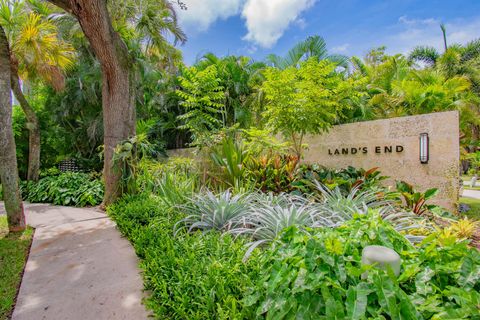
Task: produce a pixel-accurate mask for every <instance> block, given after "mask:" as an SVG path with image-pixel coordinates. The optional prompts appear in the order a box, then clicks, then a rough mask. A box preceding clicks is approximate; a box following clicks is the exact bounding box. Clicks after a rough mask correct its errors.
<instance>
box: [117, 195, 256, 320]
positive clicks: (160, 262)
mask: <svg viewBox="0 0 480 320" xmlns="http://www.w3.org/2000/svg"><path fill="white" fill-rule="evenodd" d="M108 213H109V214H110V215H111V216H112V217H113V218H114V219H115V221H116V222H117V225H118V227H119V229H120V230H121V232H122V233H123V234H124V235H125V236H127V237H128V238H129V239H130V241H131V242H132V243H133V245H134V247H135V250H136V252H137V255H138V256H139V257H140V258H141V264H140V265H141V268H142V269H143V271H144V273H143V275H144V282H145V289H146V290H148V291H149V292H150V293H151V294H150V296H149V298H148V299H147V301H146V304H147V306H148V307H149V308H150V309H152V310H153V312H154V314H155V316H156V317H157V318H159V319H244V318H251V316H250V315H248V311H249V310H250V309H245V308H244V306H243V303H242V299H243V297H244V295H245V292H246V290H247V288H248V287H251V286H252V285H253V282H254V280H255V279H256V275H257V274H258V267H259V263H258V262H257V261H256V256H255V255H254V256H252V258H251V259H250V260H249V261H248V262H247V263H243V262H242V258H243V255H244V253H245V250H244V242H243V241H242V240H241V239H237V240H234V239H233V238H232V237H231V236H229V235H221V234H220V233H218V232H215V231H212V232H209V233H206V234H202V233H200V232H196V233H193V234H187V233H185V232H179V233H178V234H177V235H176V236H174V235H173V227H174V225H175V223H176V222H177V221H179V220H180V219H182V218H184V215H182V214H181V213H179V211H178V210H177V209H175V208H173V207H171V206H169V205H167V204H166V203H165V202H163V201H162V200H160V199H159V198H158V197H156V196H153V195H146V194H140V195H136V196H130V197H126V198H124V199H123V200H121V201H120V202H118V203H117V204H115V205H113V206H111V207H109V208H108Z"/></svg>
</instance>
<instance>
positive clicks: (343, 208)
mask: <svg viewBox="0 0 480 320" xmlns="http://www.w3.org/2000/svg"><path fill="white" fill-rule="evenodd" d="M237 150H240V149H238V148H237ZM211 161H212V162H211V163H210V164H209V166H210V165H212V164H213V165H215V163H216V165H219V166H220V167H221V166H229V165H231V164H234V163H237V161H236V160H233V159H230V160H225V161H219V160H218V159H212V160H211ZM177 164H178V165H177ZM196 165H198V163H197V164H196ZM210 168H211V167H210ZM321 170H324V169H321ZM325 170H326V169H325ZM202 171H203V169H202V168H199V167H198V166H193V163H191V162H190V163H188V162H187V161H186V160H182V159H176V160H173V161H171V162H167V163H165V164H155V165H153V164H152V165H145V167H144V170H143V171H142V174H143V175H145V176H144V177H143V176H142V177H140V179H139V181H142V182H141V183H140V185H142V186H144V188H146V189H144V190H143V191H142V192H140V193H139V194H138V195H135V196H127V197H126V198H124V199H123V200H122V201H120V202H118V203H117V204H115V205H113V206H110V207H109V208H108V213H109V215H110V216H111V217H113V218H114V219H115V221H116V222H117V225H118V227H119V229H120V230H121V232H122V233H123V234H124V235H125V236H126V237H128V238H129V240H130V241H131V242H132V244H133V245H134V247H135V250H136V252H137V254H138V256H139V257H140V259H141V263H140V265H141V268H142V269H143V271H144V282H145V288H146V290H147V291H148V292H150V295H149V297H148V298H147V302H146V304H147V306H148V307H149V308H150V309H152V310H153V312H154V314H155V317H157V318H189V319H201V318H202V319H204V318H218V319H255V318H260V319H261V318H267V319H289V318H293V317H294V316H299V315H300V316H302V317H303V318H305V319H319V318H320V319H321V318H324V319H331V318H348V319H350V318H352V319H364V318H368V317H371V318H378V317H380V318H382V317H383V318H386V319H399V318H406V319H435V318H441V319H475V317H474V316H473V315H475V314H476V313H475V312H476V311H478V301H479V300H478V299H479V294H478V289H479V286H480V283H479V281H480V276H479V274H480V273H479V271H480V270H479V268H480V263H479V262H480V261H479V253H478V251H477V249H475V248H472V247H470V246H469V245H468V242H469V240H468V238H470V236H471V235H472V232H473V230H474V229H472V224H471V221H469V220H458V221H456V222H455V220H451V222H450V223H451V225H450V226H446V227H441V226H440V225H437V224H435V222H434V219H430V218H429V215H427V214H423V215H422V216H419V215H418V214H415V213H414V212H411V211H410V209H411V208H412V207H411V206H409V205H408V204H405V203H404V202H401V201H400V200H401V195H400V194H399V192H391V194H390V195H388V194H387V193H386V192H385V190H384V189H381V187H380V185H379V182H380V181H381V180H382V179H381V175H380V173H378V172H377V171H376V170H356V169H355V170H354V169H353V168H348V169H346V170H345V171H342V170H340V171H339V172H338V175H337V176H336V175H335V171H332V172H330V173H329V174H330V176H331V178H329V179H331V180H334V181H347V180H348V179H345V176H347V177H350V178H349V179H350V180H349V181H351V182H349V183H342V184H337V185H336V186H330V187H328V186H327V185H324V184H322V183H320V182H319V181H317V180H315V179H313V178H312V179H311V183H312V185H311V186H310V185H309V188H311V190H312V191H310V192H308V193H306V192H300V193H298V192H295V191H291V192H290V193H285V192H280V193H274V192H261V190H258V189H255V188H253V189H249V188H245V185H243V184H240V185H239V183H232V184H228V183H226V184H224V185H223V187H222V188H220V189H217V190H215V191H212V190H209V189H207V188H206V186H208V185H215V186H217V187H219V186H221V185H218V183H217V182H218V179H219V177H221V176H223V177H225V179H227V181H232V182H233V181H235V179H237V178H238V179H241V178H242V177H248V174H249V173H248V171H247V170H244V171H240V172H235V171H233V170H232V171H218V172H220V173H221V175H215V176H211V179H214V181H215V183H213V184H210V183H209V182H208V181H206V182H205V185H203V186H202V183H201V175H202V174H201V173H202ZM297 172H298V174H299V175H301V176H302V177H304V172H305V171H302V170H300V169H299V170H298V171H297ZM322 172H323V171H322ZM346 172H347V173H346ZM230 173H232V174H230ZM146 177H150V178H151V177H155V179H151V180H150V183H144V182H143V181H146V180H147V178H146ZM233 177H236V178H233ZM359 177H360V178H359ZM367 177H371V179H368V178H367ZM192 179H193V180H192ZM294 181H298V179H297V178H296V179H295V180H294ZM324 181H325V180H324ZM355 181H361V182H359V183H355ZM368 181H370V182H371V183H366V182H368ZM313 189H315V190H316V191H315V192H313ZM422 199H424V198H422ZM425 204H428V200H427V199H425ZM428 208H430V207H425V209H428ZM429 214H431V215H433V213H431V212H430V213H429ZM449 219H451V218H449ZM367 245H384V246H387V247H389V248H392V249H394V250H396V251H397V252H398V253H399V254H400V256H401V258H402V261H403V262H402V269H401V275H400V276H399V277H398V278H396V277H394V276H393V275H392V274H391V273H389V272H388V270H387V271H385V270H380V269H378V270H377V269H376V268H372V267H367V266H362V264H361V262H360V261H361V259H360V255H361V250H362V249H363V248H364V247H365V246H367ZM366 271H368V277H366V278H364V277H362V274H363V273H365V272H366Z"/></svg>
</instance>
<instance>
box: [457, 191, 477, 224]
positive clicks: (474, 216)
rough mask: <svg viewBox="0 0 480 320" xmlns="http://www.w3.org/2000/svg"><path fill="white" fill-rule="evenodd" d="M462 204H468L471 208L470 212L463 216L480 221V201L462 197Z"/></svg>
mask: <svg viewBox="0 0 480 320" xmlns="http://www.w3.org/2000/svg"><path fill="white" fill-rule="evenodd" d="M460 203H463V204H466V205H468V206H469V207H470V210H468V211H467V212H465V213H463V214H462V215H466V216H467V217H468V218H470V219H474V220H480V199H473V198H467V197H461V198H460Z"/></svg>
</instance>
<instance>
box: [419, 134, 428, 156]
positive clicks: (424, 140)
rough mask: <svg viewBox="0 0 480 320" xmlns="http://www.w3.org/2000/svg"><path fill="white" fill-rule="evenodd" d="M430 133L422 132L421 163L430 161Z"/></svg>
mask: <svg viewBox="0 0 480 320" xmlns="http://www.w3.org/2000/svg"><path fill="white" fill-rule="evenodd" d="M428 140H429V139H428V133H420V163H428V157H429V141H428Z"/></svg>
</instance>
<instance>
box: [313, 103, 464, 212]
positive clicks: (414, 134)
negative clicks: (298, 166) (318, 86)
mask: <svg viewBox="0 0 480 320" xmlns="http://www.w3.org/2000/svg"><path fill="white" fill-rule="evenodd" d="M423 132H426V133H428V135H429V138H430V159H429V162H428V164H422V163H420V161H419V135H420V133H423ZM305 143H306V144H307V145H308V150H307V151H306V152H305V158H304V161H306V162H316V163H320V164H322V165H324V166H326V167H332V168H344V167H347V166H349V165H351V166H354V167H362V168H365V169H369V168H373V167H379V168H380V170H381V171H382V173H383V174H384V175H387V176H390V177H391V178H390V179H388V180H387V181H386V182H385V183H386V185H388V186H392V187H393V186H394V183H395V182H394V181H395V180H405V181H407V182H409V183H412V184H414V185H415V186H417V187H418V188H419V189H421V190H425V189H427V188H432V187H435V188H438V189H439V195H438V196H437V197H436V199H435V200H433V201H432V202H433V203H436V204H439V205H442V206H444V207H446V208H448V209H450V210H453V211H456V204H457V201H458V192H459V157H460V154H459V153H460V151H459V150H460V146H459V118H458V112H457V111H449V112H439V113H432V114H424V115H418V116H409V117H400V118H391V119H383V120H375V121H366V122H358V123H351V124H345V125H339V126H334V127H333V128H332V129H331V130H330V131H329V132H328V133H325V134H323V135H315V136H308V137H306V139H305ZM390 145H391V146H393V148H395V146H396V145H401V146H403V148H404V150H403V152H401V153H396V152H392V153H383V152H382V153H380V154H376V153H375V147H376V146H381V147H382V148H383V147H384V146H390ZM364 146H365V147H367V148H368V153H366V154H363V153H361V152H358V153H357V154H355V155H351V154H348V155H342V154H340V155H329V153H328V150H329V149H330V150H331V151H332V153H333V152H334V151H333V150H335V149H336V148H337V149H341V148H342V147H344V148H351V147H357V148H358V147H364ZM382 151H383V150H382Z"/></svg>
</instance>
